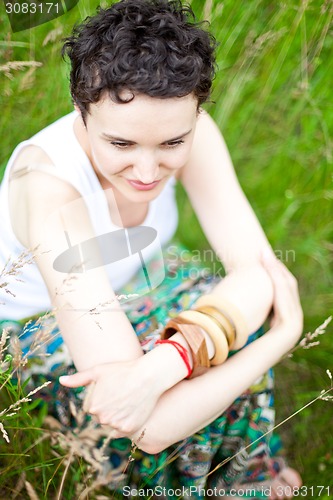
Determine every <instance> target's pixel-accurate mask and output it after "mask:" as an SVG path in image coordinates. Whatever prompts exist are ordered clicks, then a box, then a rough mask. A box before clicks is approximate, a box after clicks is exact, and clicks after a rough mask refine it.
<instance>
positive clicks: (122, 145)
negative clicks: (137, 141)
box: [110, 141, 130, 149]
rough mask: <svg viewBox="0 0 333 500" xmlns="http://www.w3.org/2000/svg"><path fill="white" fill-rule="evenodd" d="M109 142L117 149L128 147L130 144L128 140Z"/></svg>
mask: <svg viewBox="0 0 333 500" xmlns="http://www.w3.org/2000/svg"><path fill="white" fill-rule="evenodd" d="M110 144H112V146H115V147H116V148H119V149H125V148H128V147H129V146H130V144H129V143H128V142H119V141H112V142H110Z"/></svg>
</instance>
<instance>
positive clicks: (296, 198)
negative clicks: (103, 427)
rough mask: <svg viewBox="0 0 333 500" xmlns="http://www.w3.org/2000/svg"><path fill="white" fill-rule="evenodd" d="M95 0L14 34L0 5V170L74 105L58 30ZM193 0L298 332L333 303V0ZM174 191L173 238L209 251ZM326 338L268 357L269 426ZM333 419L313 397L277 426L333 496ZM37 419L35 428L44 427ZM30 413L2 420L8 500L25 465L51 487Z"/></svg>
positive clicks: (328, 344) (329, 344)
mask: <svg viewBox="0 0 333 500" xmlns="http://www.w3.org/2000/svg"><path fill="white" fill-rule="evenodd" d="M97 5H98V3H97V2H96V1H92V0H81V1H80V2H79V3H78V5H77V6H76V7H75V8H74V9H73V10H72V11H71V12H69V13H67V14H65V15H64V16H62V17H60V18H58V19H56V20H54V21H52V22H49V23H47V24H44V25H42V26H40V27H36V28H34V29H32V30H26V31H23V32H21V33H16V34H12V33H11V31H10V25H9V22H8V19H7V18H6V14H5V12H4V8H3V5H2V6H1V7H0V26H1V33H2V34H3V35H2V38H1V40H0V90H1V92H0V96H1V97H0V99H1V101H0V104H1V108H0V109H1V115H0V131H1V149H0V168H1V171H3V168H4V167H5V165H6V161H7V160H8V158H9V156H10V154H11V151H12V150H13V148H14V147H15V145H16V144H17V143H18V142H20V141H22V140H24V139H26V138H28V137H30V136H31V135H32V134H33V133H35V132H37V131H38V130H40V129H41V128H42V127H44V126H45V125H47V124H49V123H50V122H52V121H53V120H55V119H56V118H58V117H60V116H62V115H63V114H65V113H67V112H69V111H70V110H71V109H72V104H71V100H70V96H69V92H68V67H67V65H66V64H65V63H64V62H62V60H61V56H60V48H61V39H62V38H63V37H64V36H66V35H67V34H69V33H70V28H71V26H72V25H73V24H74V22H77V21H80V20H81V19H83V18H85V17H86V16H87V15H91V14H93V13H94V12H95V8H96V6H97ZM104 5H106V4H104ZM192 6H193V8H194V10H195V12H196V13H197V15H198V17H199V18H200V19H204V18H205V19H208V20H210V22H211V30H212V32H213V33H214V35H215V36H216V38H217V39H218V41H219V48H218V66H219V70H218V73H217V77H216V80H215V86H214V93H213V99H212V101H213V102H212V103H209V104H208V105H206V106H205V107H206V109H207V110H208V111H209V112H210V113H211V115H212V116H213V117H214V118H215V120H216V121H217V123H218V124H219V126H220V128H221V131H222V132H223V134H224V137H225V139H226V142H227V144H228V146H229V149H230V153H231V156H232V159H233V161H234V164H235V168H236V171H237V174H238V177H239V179H240V182H241V184H242V186H243V189H244V191H245V193H246V195H247V196H248V198H249V200H250V202H251V204H252V206H253V207H254V210H255V212H256V214H257V216H258V218H259V220H260V221H261V223H262V225H263V227H264V229H265V232H266V234H267V236H268V238H269V240H270V242H271V244H272V246H273V248H274V250H275V251H276V253H277V255H278V256H280V257H282V259H283V260H284V261H285V263H286V264H287V266H288V267H289V268H290V269H291V270H292V272H293V273H294V274H295V275H296V276H297V277H298V279H299V284H300V292H301V297H302V304H303V307H304V313H305V331H306V332H307V331H313V330H314V329H315V328H316V327H317V326H318V325H320V324H321V323H322V322H323V321H324V320H325V319H326V318H327V317H328V316H330V315H331V314H332V313H333V293H332V285H333V268H332V255H333V254H332V250H333V220H332V213H333V187H332V180H333V167H332V162H333V142H332V132H333V90H332V84H331V79H332V77H331V75H332V74H333V36H332V35H333V31H332V30H333V28H332V18H333V4H332V2H331V1H329V0H321V1H320V0H313V1H310V0H308V1H307V0H302V1H301V0H299V1H296V0H287V1H284V2H282V1H281V2H275V1H274V2H273V1H268V0H251V1H250V2H243V1H241V0H226V1H223V2H221V1H218V0H207V1H206V2H203V1H200V0H193V1H192ZM17 61H19V62H17ZM178 200H179V205H180V208H181V212H180V213H181V221H180V227H179V230H178V236H179V238H180V239H181V240H182V241H183V242H184V243H185V244H187V245H188V246H189V247H190V248H191V249H204V248H206V247H207V242H206V240H205V238H204V236H203V234H202V233H201V230H200V228H199V226H198V224H197V221H196V219H195V216H194V214H193V213H192V210H191V207H190V206H189V204H188V202H187V199H186V196H185V194H184V192H183V191H182V189H181V188H179V192H178ZM226 216H227V215H226ZM188 228H191V230H190V231H189V229H188ZM245 244H246V242H245ZM332 336H333V327H332V326H331V325H329V327H328V328H327V332H326V334H324V335H323V336H322V337H320V345H319V346H317V347H315V348H313V349H310V350H299V351H297V352H296V353H295V355H294V357H293V358H291V359H287V360H285V361H283V362H282V363H280V365H279V366H278V367H277V370H276V372H277V380H278V381H277V391H276V399H277V422H279V421H281V420H283V419H284V418H286V417H288V416H289V415H291V414H292V413H293V412H294V411H296V410H297V409H299V408H301V407H302V406H303V405H305V404H307V403H308V402H309V401H311V400H312V399H313V398H315V397H316V396H317V395H318V394H319V392H320V391H321V390H322V389H327V388H328V387H329V385H330V381H329V379H328V377H327V374H326V370H327V369H331V371H333V362H332V359H333V339H332ZM0 410H1V408H0ZM332 416H333V406H332V403H330V402H324V401H317V402H316V403H315V404H314V405H312V406H310V407H309V408H307V409H306V410H304V411H302V412H301V413H300V414H298V415H297V416H296V417H295V418H293V419H292V420H290V421H288V422H287V423H286V424H285V425H283V426H282V427H281V433H282V434H283V437H284V440H285V445H286V448H287V454H288V456H289V457H290V460H291V462H292V464H293V465H294V466H296V467H297V468H298V469H299V470H300V472H301V473H302V475H303V479H304V483H305V484H306V485H307V486H309V487H310V486H314V487H316V486H317V485H323V486H325V487H328V486H330V487H331V495H332V496H333V474H332V465H333V452H332V449H333V431H332V426H331V421H332ZM38 418H39V420H37V421H34V424H33V425H34V426H35V427H36V426H37V427H38V426H39V425H40V426H41V425H42V417H41V416H39V417H38ZM24 419H25V420H24ZM29 419H30V417H28V416H27V415H26V414H25V415H23V416H22V420H21V421H20V420H18V419H17V420H15V421H13V422H11V426H9V427H11V430H9V432H10V433H11V434H12V435H15V436H16V439H14V440H12V443H11V444H10V445H8V444H6V443H4V442H0V464H1V465H2V471H3V473H1V472H0V492H4V493H2V495H3V496H0V498H9V497H8V495H7V493H8V492H10V489H11V488H13V487H14V485H15V484H16V482H17V480H18V478H19V476H20V473H21V472H22V471H25V473H26V477H27V478H28V480H29V481H30V483H31V484H33V486H34V488H35V489H36V491H37V493H38V495H40V497H41V498H44V497H43V495H44V494H45V491H47V489H48V488H49V487H50V478H51V477H52V478H53V479H52V481H53V482H55V483H56V479H55V476H56V470H57V471H58V473H60V472H61V471H63V468H64V464H63V463H62V462H59V461H58V462H57V460H56V459H55V458H54V457H53V456H52V455H51V454H50V451H49V448H48V446H47V444H45V442H43V443H41V444H36V443H35V440H36V438H35V437H34V435H33V434H32V431H29V430H28V428H29V427H31V426H32V423H31V420H29ZM19 426H21V428H24V429H25V432H21V433H20V431H19V430H18V429H17V427H19ZM27 450H29V452H27ZM36 466H37V469H36ZM58 467H59V470H58V469H57V468H58ZM82 467H83V466H82V464H79V463H78V468H77V469H76V470H74V469H72V468H71V469H70V474H68V477H69V478H70V479H69V480H68V485H67V486H66V487H67V488H68V490H67V493H66V496H64V498H74V496H71V495H72V493H71V492H72V491H73V488H74V486H73V485H74V484H75V481H76V480H77V479H78V478H79V477H80V468H82ZM52 481H51V482H52ZM71 488H72V489H71ZM324 494H325V491H323V492H322V494H321V495H320V496H319V495H316V494H314V495H310V494H309V496H308V498H311V497H316V496H317V497H318V498H325V495H324ZM22 495H23V493H22ZM46 497H47V496H46ZM18 498H29V497H28V496H27V495H26V496H25V497H24V495H23V496H22V497H20V496H18ZM47 498H51V496H48V497H47Z"/></svg>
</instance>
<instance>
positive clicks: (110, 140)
mask: <svg viewBox="0 0 333 500" xmlns="http://www.w3.org/2000/svg"><path fill="white" fill-rule="evenodd" d="M197 114H198V113H197V100H196V99H195V97H194V96H193V95H192V94H190V95H188V96H185V97H180V98H179V97H177V98H168V99H158V98H153V97H149V96H146V95H137V96H135V97H134V99H133V100H132V101H130V102H128V103H126V104H118V103H115V102H113V101H112V100H111V99H110V98H105V99H103V100H101V101H99V102H98V103H95V104H91V105H90V107H89V113H88V114H87V115H86V132H87V139H88V143H89V144H88V147H89V153H88V154H89V156H90V159H91V161H92V164H93V167H94V169H95V171H96V174H97V176H98V178H99V180H100V182H101V183H102V185H103V186H108V185H109V184H111V186H112V187H113V189H115V190H116V191H118V192H119V193H118V194H121V195H123V196H124V197H125V198H126V199H128V200H129V201H133V202H148V201H150V200H152V199H154V198H156V196H158V194H159V193H160V192H161V190H162V189H163V186H164V185H165V183H166V181H167V180H168V179H169V178H170V177H171V176H173V175H175V174H176V173H177V172H178V171H179V170H180V169H181V168H182V167H183V166H184V165H185V164H186V162H187V161H188V159H189V156H190V151H191V146H192V142H193V136H194V131H195V126H196V120H197Z"/></svg>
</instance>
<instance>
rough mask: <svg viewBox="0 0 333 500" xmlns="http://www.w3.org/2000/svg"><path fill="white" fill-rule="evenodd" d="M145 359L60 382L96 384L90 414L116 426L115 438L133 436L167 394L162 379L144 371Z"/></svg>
mask: <svg viewBox="0 0 333 500" xmlns="http://www.w3.org/2000/svg"><path fill="white" fill-rule="evenodd" d="M143 359H144V356H142V357H140V358H139V359H136V360H134V361H125V362H117V363H106V364H103V365H99V366H95V367H93V368H91V369H89V370H84V371H81V372H77V373H76V374H74V375H69V376H64V377H60V379H59V380H60V383H61V384H62V385H64V386H66V387H81V386H89V385H90V384H92V389H91V390H90V391H89V395H88V398H87V401H86V404H85V410H86V411H87V413H89V414H91V415H94V416H95V417H96V418H97V420H98V422H99V423H100V424H102V425H109V426H110V427H112V428H113V429H114V433H113V437H115V438H119V437H123V436H128V437H129V436H131V435H133V434H134V433H136V432H138V431H139V430H141V429H142V428H143V425H144V423H145V422H146V420H147V419H148V417H149V416H150V414H151V412H152V411H153V409H154V408H155V405H156V403H157V400H158V399H159V397H160V395H161V394H162V392H163V388H162V387H161V384H159V383H158V377H152V376H151V375H149V373H147V371H146V370H145V369H144V363H143V362H142V361H143Z"/></svg>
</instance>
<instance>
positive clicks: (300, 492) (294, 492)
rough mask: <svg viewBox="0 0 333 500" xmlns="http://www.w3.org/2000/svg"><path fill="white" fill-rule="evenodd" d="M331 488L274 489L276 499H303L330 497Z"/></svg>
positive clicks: (286, 487) (285, 487) (283, 487)
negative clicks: (286, 497)
mask: <svg viewBox="0 0 333 500" xmlns="http://www.w3.org/2000/svg"><path fill="white" fill-rule="evenodd" d="M331 489H332V490H333V487H332V486H321V485H317V486H305V485H304V486H300V487H297V486H295V487H291V486H278V487H277V488H276V496H277V497H278V498H285V496H288V498H289V497H290V498H291V497H303V498H320V497H323V498H327V497H329V498H330V496H331Z"/></svg>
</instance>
